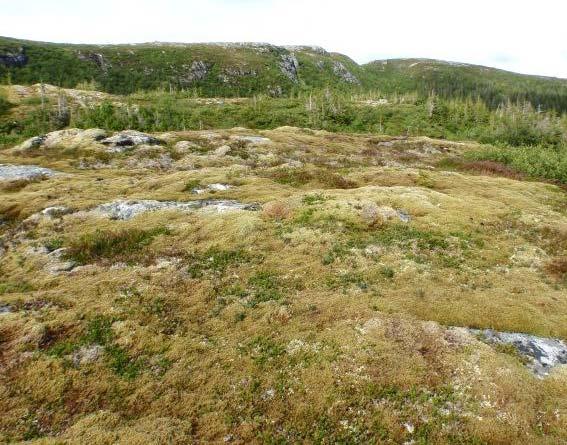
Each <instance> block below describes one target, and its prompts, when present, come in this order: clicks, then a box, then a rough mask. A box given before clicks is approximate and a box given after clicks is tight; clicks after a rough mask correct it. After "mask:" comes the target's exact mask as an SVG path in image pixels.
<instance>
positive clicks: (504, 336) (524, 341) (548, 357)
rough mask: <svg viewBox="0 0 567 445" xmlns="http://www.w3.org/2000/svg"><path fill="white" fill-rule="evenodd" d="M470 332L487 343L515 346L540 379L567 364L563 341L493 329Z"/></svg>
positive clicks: (471, 330) (566, 345)
mask: <svg viewBox="0 0 567 445" xmlns="http://www.w3.org/2000/svg"><path fill="white" fill-rule="evenodd" d="M469 331H470V332H471V333H473V334H475V335H478V336H479V337H480V338H481V340H483V341H485V342H486V343H489V344H493V345H509V346H513V347H514V348H515V349H516V351H517V352H518V354H520V355H521V356H523V357H525V358H526V359H528V360H529V363H528V367H529V368H530V369H531V370H532V371H533V372H534V374H536V375H537V376H538V377H545V376H546V375H548V374H549V372H550V371H551V370H552V369H553V368H554V367H556V366H559V365H566V364H567V344H565V342H563V341H562V340H556V339H553V338H545V337H537V336H535V335H529V334H518V333H513V332H497V331H493V330H492V329H485V330H478V329H469Z"/></svg>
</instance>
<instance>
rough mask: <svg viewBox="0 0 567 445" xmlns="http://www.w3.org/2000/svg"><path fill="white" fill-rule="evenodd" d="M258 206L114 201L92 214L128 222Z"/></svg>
mask: <svg viewBox="0 0 567 445" xmlns="http://www.w3.org/2000/svg"><path fill="white" fill-rule="evenodd" d="M259 208H260V207H259V205H257V204H244V203H241V202H238V201H231V200H213V199H208V200H198V201H187V202H178V201H154V200H140V201H114V202H110V203H107V204H101V205H99V206H98V207H95V208H94V209H93V210H92V211H91V213H93V214H95V215H97V216H101V217H106V218H110V219H119V220H128V219H132V218H134V217H136V216H138V215H140V214H142V213H146V212H156V211H160V210H177V211H181V212H191V211H195V210H199V209H210V210H215V211H217V212H219V213H224V212H229V211H234V210H259Z"/></svg>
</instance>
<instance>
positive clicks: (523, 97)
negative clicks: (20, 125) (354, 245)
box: [0, 37, 567, 112]
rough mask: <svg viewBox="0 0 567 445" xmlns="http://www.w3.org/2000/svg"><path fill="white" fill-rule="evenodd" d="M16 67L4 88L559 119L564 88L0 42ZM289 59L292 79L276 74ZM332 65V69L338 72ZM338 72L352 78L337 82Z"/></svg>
mask: <svg viewBox="0 0 567 445" xmlns="http://www.w3.org/2000/svg"><path fill="white" fill-rule="evenodd" d="M21 52H23V53H24V54H25V55H26V57H27V62H26V63H25V64H24V65H23V66H21V65H18V66H10V67H8V66H4V65H2V66H0V79H5V83H14V84H18V83H21V84H33V83H39V82H46V83H50V84H53V85H58V86H61V87H66V88H73V87H76V86H81V87H83V88H85V87H86V88H85V89H102V90H103V91H107V92H111V93H116V94H131V93H134V92H136V91H140V90H145V91H149V90H158V89H162V90H167V91H173V90H177V91H180V90H187V91H190V92H191V93H192V94H196V95H200V96H216V97H250V96H252V95H256V94H272V95H278V96H280V95H286V96H291V95H294V94H297V93H298V92H300V91H312V90H317V89H322V88H329V89H331V90H334V91H346V92H351V93H352V92H356V93H358V92H363V91H364V92H368V91H379V92H381V93H382V94H386V95H392V94H402V95H403V94H407V93H415V94H417V95H418V96H419V97H421V98H427V97H428V96H429V95H430V94H431V93H432V92H434V93H436V94H438V95H440V96H441V97H444V98H460V99H467V98H472V99H477V98H478V99H480V100H482V101H483V102H484V103H485V104H486V105H488V106H489V107H490V108H491V109H495V108H497V107H498V106H500V105H501V104H502V103H506V102H513V103H523V102H526V101H527V102H529V103H531V104H532V105H533V106H534V107H535V108H542V109H543V110H557V111H559V112H563V111H567V82H566V81H565V80H562V79H553V78H543V77H538V76H526V75H520V74H515V73H510V72H506V71H502V70H497V69H492V68H486V67H480V66H474V65H465V64H454V63H448V62H441V61H435V60H422V59H399V60H396V59H394V60H387V61H376V62H372V63H369V64H367V65H363V66H360V65H358V64H356V63H355V62H354V61H353V60H351V59H350V58H348V57H346V56H344V55H340V54H334V53H327V52H325V51H324V50H321V49H315V48H309V47H301V48H294V49H286V48H283V47H277V46H272V45H264V46H262V47H258V46H253V45H237V46H230V45H229V46H223V45H215V44H209V45H207V44H143V45H135V46H132V45H128V46H125V45H103V46H100V45H98V46H95V45H66V44H52V43H42V42H33V41H25V40H17V39H11V38H6V37H2V38H0V53H4V54H20V53H21ZM290 57H295V59H296V61H297V67H298V69H297V72H296V74H295V75H296V78H295V79H293V78H290V77H288V76H287V75H286V74H284V73H283V72H282V70H281V64H282V62H283V60H284V59H282V58H288V64H291V65H293V64H294V63H295V62H291V59H289V58H290ZM339 64H340V65H339ZM343 70H347V72H349V73H351V74H352V75H353V76H354V79H355V80H354V81H345V79H344V78H342V77H341V75H340V74H337V73H341V72H343Z"/></svg>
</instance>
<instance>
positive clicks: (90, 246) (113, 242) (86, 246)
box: [66, 227, 169, 264]
mask: <svg viewBox="0 0 567 445" xmlns="http://www.w3.org/2000/svg"><path fill="white" fill-rule="evenodd" d="M167 234H169V231H168V230H167V229H166V228H165V227H157V228H155V229H150V230H142V229H136V228H131V229H122V230H119V231H114V230H105V231H103V230H96V231H95V232H94V233H89V234H85V235H83V236H82V237H80V238H79V239H76V240H72V241H71V242H70V243H69V249H68V250H67V251H66V256H67V257H68V258H69V259H71V260H74V261H76V262H78V263H79V264H88V263H89V262H93V261H99V260H104V259H112V260H130V259H131V258H132V255H136V254H138V253H139V251H140V249H142V248H143V247H145V246H147V245H148V244H150V243H151V242H152V241H153V239H154V238H155V237H157V236H159V235H167Z"/></svg>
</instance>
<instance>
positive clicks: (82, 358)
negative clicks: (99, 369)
mask: <svg viewBox="0 0 567 445" xmlns="http://www.w3.org/2000/svg"><path fill="white" fill-rule="evenodd" d="M103 355H104V347H102V346H101V345H92V346H83V347H82V348H81V349H79V350H78V351H76V352H74V353H73V355H72V357H71V358H72V361H73V364H74V365H75V366H80V365H88V364H89V363H94V362H96V361H98V360H99V359H100V358H102V356H103Z"/></svg>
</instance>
